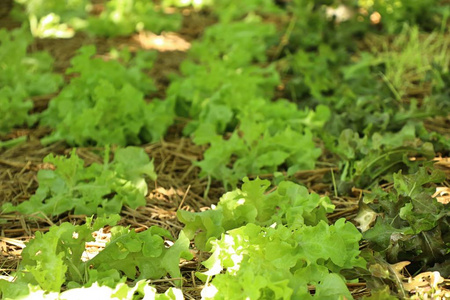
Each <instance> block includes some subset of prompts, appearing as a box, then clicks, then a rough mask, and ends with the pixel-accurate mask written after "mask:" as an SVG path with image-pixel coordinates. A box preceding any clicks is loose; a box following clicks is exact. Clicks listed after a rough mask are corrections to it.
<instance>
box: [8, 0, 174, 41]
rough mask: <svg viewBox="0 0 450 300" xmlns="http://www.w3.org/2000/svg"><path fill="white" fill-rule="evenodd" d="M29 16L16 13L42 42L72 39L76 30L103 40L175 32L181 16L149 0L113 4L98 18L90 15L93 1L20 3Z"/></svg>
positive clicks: (19, 0) (27, 0)
mask: <svg viewBox="0 0 450 300" xmlns="http://www.w3.org/2000/svg"><path fill="white" fill-rule="evenodd" d="M16 2H17V3H20V4H21V5H23V7H24V10H25V12H21V11H20V10H19V9H16V10H15V15H16V17H17V18H19V19H23V20H27V19H28V21H29V24H30V29H31V32H32V33H33V35H34V36H36V37H40V38H48V37H53V38H55V37H56V38H70V37H72V36H73V35H74V32H75V31H76V30H83V31H87V32H88V33H90V34H95V35H99V36H110V37H111V36H125V35H129V34H132V33H134V32H136V31H142V30H150V31H152V32H156V33H159V32H161V31H163V30H167V31H175V30H177V29H178V28H179V27H180V24H181V16H180V15H179V14H166V13H164V12H163V11H161V9H160V8H158V7H157V6H156V5H155V4H154V3H153V2H151V1H145V0H109V1H107V3H106V4H105V8H104V10H103V11H102V12H101V13H100V15H98V16H94V15H92V14H89V13H90V12H91V11H92V9H93V7H94V4H95V1H90V0H68V1H59V0H16Z"/></svg>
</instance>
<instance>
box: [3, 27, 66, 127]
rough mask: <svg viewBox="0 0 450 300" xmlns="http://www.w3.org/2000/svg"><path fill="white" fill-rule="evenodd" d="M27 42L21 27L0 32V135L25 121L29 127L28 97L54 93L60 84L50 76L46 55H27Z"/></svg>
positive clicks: (50, 61) (28, 37)
mask: <svg viewBox="0 0 450 300" xmlns="http://www.w3.org/2000/svg"><path fill="white" fill-rule="evenodd" d="M31 42H32V37H31V35H30V34H29V33H28V32H27V30H26V28H24V27H22V28H20V29H15V30H11V31H7V30H5V29H1V30H0V61H1V64H0V115H1V116H2V117H1V118H0V134H5V133H8V132H9V131H10V130H11V129H12V128H13V127H14V126H19V125H23V124H24V123H26V122H28V123H29V124H30V125H31V124H32V123H33V122H34V121H35V118H33V117H31V116H30V115H29V114H28V113H29V111H30V110H31V109H32V108H33V102H32V101H31V100H30V98H31V97H33V96H41V95H47V94H51V93H53V92H56V91H57V90H58V88H59V86H60V85H61V83H62V77H61V76H60V75H57V74H54V73H52V69H53V59H52V57H51V56H50V55H49V54H48V53H46V52H35V53H33V54H29V53H27V48H28V47H29V45H30V44H31Z"/></svg>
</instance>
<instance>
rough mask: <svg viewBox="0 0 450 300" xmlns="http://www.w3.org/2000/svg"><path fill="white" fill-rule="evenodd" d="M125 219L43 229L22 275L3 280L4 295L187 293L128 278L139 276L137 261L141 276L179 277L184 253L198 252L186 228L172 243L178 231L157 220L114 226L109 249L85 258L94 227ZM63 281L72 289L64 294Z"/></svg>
mask: <svg viewBox="0 0 450 300" xmlns="http://www.w3.org/2000/svg"><path fill="white" fill-rule="evenodd" d="M119 219H120V217H119V216H118V215H112V216H110V217H108V218H97V219H96V220H95V221H93V220H92V218H87V222H86V224H84V225H76V226H75V225H72V224H70V223H67V222H66V223H62V224H61V225H59V226H52V227H51V228H50V231H49V232H47V233H45V234H42V233H40V232H37V233H36V237H35V238H34V239H33V240H31V241H30V242H29V243H28V245H27V247H26V248H25V249H24V250H23V251H22V261H21V263H20V266H19V268H18V271H17V273H16V280H15V281H14V282H13V283H11V282H7V281H4V280H1V281H0V291H1V293H2V299H18V298H20V297H24V296H39V295H40V298H41V299H80V296H81V295H89V297H92V296H93V294H89V293H93V292H101V297H102V298H104V297H106V296H107V295H109V296H110V297H111V298H113V297H116V298H119V299H134V296H135V293H137V294H139V295H141V296H144V295H145V297H151V295H153V297H156V298H153V299H182V298H183V297H182V295H180V293H181V291H179V290H176V289H175V290H173V289H169V290H168V291H167V292H166V294H165V295H156V290H155V289H154V288H153V287H151V286H149V285H148V282H147V281H145V280H138V281H137V283H136V284H135V286H134V287H132V288H131V287H129V286H128V285H127V284H125V281H126V280H127V279H131V280H135V279H136V278H137V276H136V271H137V269H136V267H137V266H138V269H139V273H140V275H139V277H138V279H140V278H145V279H148V278H153V279H155V278H160V277H161V276H163V275H165V274H166V273H170V275H172V276H173V277H179V276H180V270H179V268H178V263H179V260H180V257H184V258H186V259H190V258H192V254H191V253H190V252H189V250H188V247H189V240H188V239H187V238H186V237H184V236H183V234H181V235H180V238H179V239H178V240H177V241H176V242H175V243H174V244H173V245H172V246H171V247H166V246H165V245H164V241H165V240H166V239H169V240H173V237H172V236H171V235H170V233H169V232H168V231H167V230H165V229H162V228H159V227H156V226H154V227H151V228H149V229H148V230H146V231H144V232H140V233H136V232H135V231H134V230H130V229H129V228H125V227H122V226H114V227H112V228H111V233H112V237H111V241H110V242H109V243H108V244H107V245H106V247H105V249H104V250H103V251H102V252H100V253H99V254H98V255H97V256H95V257H94V258H93V259H91V260H88V261H83V260H82V254H83V252H84V251H85V243H86V242H89V241H92V240H93V236H92V233H93V232H94V231H96V230H99V229H100V228H102V227H104V226H105V225H109V226H113V225H115V224H116V223H117V221H118V220H119ZM63 285H66V286H67V287H68V288H69V291H66V292H63V293H61V294H59V293H60V291H61V287H62V286H63ZM49 292H50V293H49ZM44 293H45V294H44ZM147 293H148V294H147ZM99 296H100V295H99Z"/></svg>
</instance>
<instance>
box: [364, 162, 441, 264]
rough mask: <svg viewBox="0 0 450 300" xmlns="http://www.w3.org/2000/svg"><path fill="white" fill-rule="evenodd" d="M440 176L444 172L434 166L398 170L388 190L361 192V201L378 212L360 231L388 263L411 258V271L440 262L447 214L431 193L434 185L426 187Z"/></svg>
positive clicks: (378, 189) (439, 178)
mask: <svg viewBox="0 0 450 300" xmlns="http://www.w3.org/2000/svg"><path fill="white" fill-rule="evenodd" d="M443 180H445V176H444V174H442V173H441V172H439V171H436V170H433V171H432V172H431V174H429V172H428V170H427V169H426V168H420V169H419V170H418V171H417V172H416V173H414V174H410V175H402V173H401V171H400V172H398V173H396V174H394V187H393V190H392V191H389V192H386V191H383V190H381V188H377V189H374V190H373V191H372V193H371V194H368V195H365V197H364V202H365V203H368V204H369V206H370V207H371V208H372V209H373V210H374V211H375V212H376V213H377V214H378V215H379V216H378V217H377V221H376V223H375V225H374V227H373V228H371V229H369V230H368V231H366V232H365V233H364V238H365V239H367V240H368V241H369V242H370V244H371V247H372V249H374V250H376V251H379V252H381V253H382V254H383V255H385V256H386V258H387V261H388V262H390V263H396V262H398V261H403V260H408V261H412V262H413V263H414V264H412V265H411V266H409V267H408V268H411V270H412V272H414V271H416V270H418V269H421V268H424V267H425V266H429V267H431V266H433V265H434V264H438V263H442V262H444V261H445V260H446V257H447V256H448V242H449V241H448V238H447V236H448V231H449V228H450V227H449V217H450V214H449V212H448V210H447V209H445V207H444V205H443V204H441V203H439V202H437V201H436V199H433V198H432V197H431V195H432V194H433V193H434V191H435V189H433V188H432V187H428V186H429V185H430V183H439V182H442V181H443ZM375 199H376V200H377V201H375Z"/></svg>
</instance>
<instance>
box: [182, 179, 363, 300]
mask: <svg viewBox="0 0 450 300" xmlns="http://www.w3.org/2000/svg"><path fill="white" fill-rule="evenodd" d="M269 185H270V182H269V181H268V180H260V179H255V180H253V181H250V180H248V179H244V184H243V186H242V190H240V189H237V190H234V191H232V192H228V193H226V194H225V195H224V196H223V197H222V198H221V199H220V201H219V203H218V205H217V206H216V207H213V208H212V209H211V210H207V211H204V212H200V213H193V212H188V211H183V210H179V211H178V213H177V214H178V218H179V220H180V221H181V222H183V223H184V224H186V226H185V228H184V229H183V232H184V233H185V234H186V236H187V237H188V238H191V239H192V238H193V239H194V241H195V245H196V247H197V248H198V249H205V250H209V249H210V248H211V250H210V251H211V252H212V254H211V256H210V258H209V259H208V260H206V261H205V262H204V263H203V264H204V265H205V266H206V267H207V268H208V269H209V270H208V271H206V272H204V273H203V274H201V273H199V274H197V275H198V276H199V277H200V278H203V279H204V280H209V279H210V277H211V276H214V278H213V279H212V281H211V284H210V285H209V286H208V287H206V288H205V289H204V290H203V291H202V296H203V297H204V298H205V299H229V298H236V297H237V299H247V298H249V299H261V298H273V299H280V298H282V299H291V298H292V297H293V298H299V299H300V298H301V299H309V298H313V297H312V296H311V295H310V293H309V291H308V285H315V286H316V297H317V298H320V299H322V298H326V297H329V296H337V295H341V296H345V297H347V298H348V299H351V298H352V297H351V295H350V293H349V291H348V289H347V287H346V286H345V281H344V277H343V276H342V275H339V274H340V272H341V270H343V269H352V268H354V267H356V266H359V267H362V268H365V261H364V260H363V259H361V258H359V247H358V241H359V240H360V239H361V234H360V233H359V231H358V230H357V229H356V228H355V227H354V225H353V224H351V223H347V222H345V220H344V219H340V220H338V221H337V222H336V223H335V224H334V225H331V226H330V225H328V224H327V219H326V214H327V213H330V212H332V211H333V210H334V205H332V204H331V202H330V199H329V198H328V197H320V196H319V195H317V194H309V193H308V191H307V189H306V188H305V187H302V186H299V185H297V184H295V183H292V182H287V181H284V182H281V183H280V184H279V185H278V188H277V189H276V190H275V191H273V192H271V193H266V191H267V189H268V188H269ZM223 271H225V272H223ZM238 295H239V296H238Z"/></svg>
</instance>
